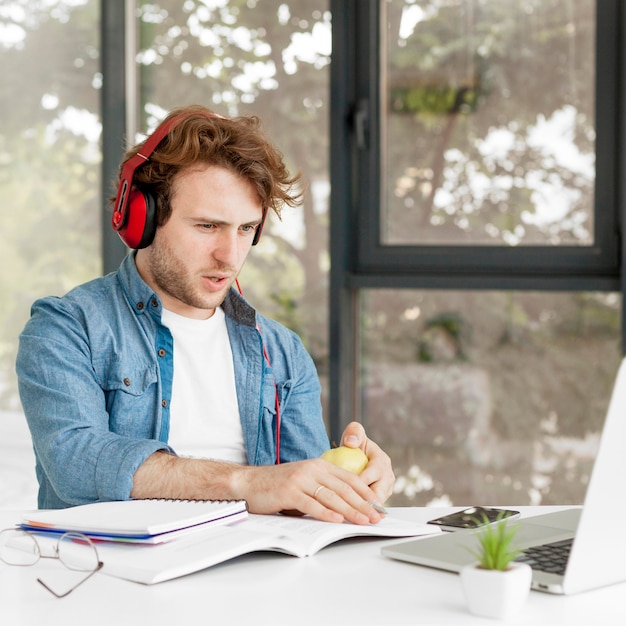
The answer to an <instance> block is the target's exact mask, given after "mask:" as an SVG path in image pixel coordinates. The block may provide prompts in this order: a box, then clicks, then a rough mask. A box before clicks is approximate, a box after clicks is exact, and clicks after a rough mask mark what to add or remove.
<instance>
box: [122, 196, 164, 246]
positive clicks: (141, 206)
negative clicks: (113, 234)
mask: <svg viewBox="0 0 626 626" xmlns="http://www.w3.org/2000/svg"><path fill="white" fill-rule="evenodd" d="M125 221H126V223H125V224H124V226H123V227H122V228H121V229H120V230H119V236H120V237H121V238H122V241H123V242H124V243H125V244H126V245H127V246H128V247H129V248H133V249H134V250H139V249H141V248H146V247H147V246H149V245H150V244H151V243H152V240H153V239H154V235H155V233H156V200H155V199H154V197H153V196H152V195H151V194H149V193H143V192H141V191H139V190H137V189H135V188H134V187H133V189H132V190H131V192H130V197H129V198H128V206H127V207H126V220H125Z"/></svg>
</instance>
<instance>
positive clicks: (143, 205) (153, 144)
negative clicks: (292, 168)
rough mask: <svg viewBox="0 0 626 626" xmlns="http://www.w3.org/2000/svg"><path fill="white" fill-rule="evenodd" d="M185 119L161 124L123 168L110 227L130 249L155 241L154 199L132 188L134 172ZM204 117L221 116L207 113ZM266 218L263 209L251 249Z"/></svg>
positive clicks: (182, 116) (181, 118)
mask: <svg viewBox="0 0 626 626" xmlns="http://www.w3.org/2000/svg"><path fill="white" fill-rule="evenodd" d="M186 117H188V116H187V115H184V114H183V115H178V116H175V117H173V118H171V119H169V120H166V121H164V122H163V123H161V124H160V125H159V126H158V127H157V129H156V130H155V131H154V132H153V133H152V135H150V136H149V137H148V138H147V139H146V141H145V142H144V144H143V146H142V147H141V149H140V151H139V152H137V154H136V155H135V156H133V157H131V158H130V159H128V161H127V162H126V163H125V164H124V167H123V168H122V173H121V175H120V184H119V187H118V189H117V196H116V198H115V208H114V209H113V216H112V217H111V225H112V226H113V229H114V230H116V231H117V234H118V235H119V236H120V239H121V240H122V241H123V242H124V243H125V244H126V245H127V246H128V247H129V248H133V249H140V248H146V247H147V246H149V245H150V244H151V243H152V240H153V239H154V235H155V233H156V222H157V220H156V209H157V207H156V199H155V198H154V196H153V195H152V194H150V193H144V192H142V191H139V190H138V189H137V188H136V187H134V186H133V176H134V174H135V170H136V169H137V168H138V167H140V166H141V165H143V164H144V163H145V162H146V161H147V160H148V159H149V158H150V156H151V155H152V153H153V152H154V151H155V150H156V148H157V146H158V145H159V144H160V143H161V141H163V139H165V137H166V136H167V134H168V133H169V132H170V130H172V128H174V127H175V126H176V125H178V123H179V122H181V121H182V120H183V119H185V118H186ZM207 117H216V118H219V117H222V116H221V115H210V114H207ZM266 216H267V207H263V217H262V221H261V223H260V224H259V226H258V227H257V229H256V232H255V233H254V239H253V240H252V245H253V246H256V244H257V243H259V239H260V238H261V231H262V230H263V224H264V223H265V218H266Z"/></svg>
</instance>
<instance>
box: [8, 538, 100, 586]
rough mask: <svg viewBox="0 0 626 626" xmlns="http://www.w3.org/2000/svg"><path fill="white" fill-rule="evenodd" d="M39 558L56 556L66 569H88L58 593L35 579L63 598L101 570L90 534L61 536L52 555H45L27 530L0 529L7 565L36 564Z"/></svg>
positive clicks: (39, 579)
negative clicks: (82, 575) (77, 579)
mask: <svg viewBox="0 0 626 626" xmlns="http://www.w3.org/2000/svg"><path fill="white" fill-rule="evenodd" d="M39 559H59V561H61V563H63V565H64V566H65V567H67V569H70V570H73V571H76V572H88V573H87V576H85V577H84V578H83V579H82V580H80V581H79V582H77V583H76V584H75V585H74V586H73V587H72V588H71V589H69V591H66V592H65V593H57V592H56V591H54V589H51V588H50V587H49V586H48V585H47V584H46V583H45V582H43V580H41V578H38V579H37V582H38V583H40V584H41V585H43V586H44V587H45V588H46V589H47V590H48V591H49V592H50V593H51V594H53V595H55V596H56V597H57V598H64V597H65V596H67V595H69V594H70V593H71V592H72V591H74V589H76V587H78V586H79V585H82V584H83V583H84V582H85V581H86V580H87V579H88V578H91V577H92V576H93V575H94V574H95V573H96V572H97V571H99V570H101V569H102V566H103V563H102V561H101V560H100V558H99V556H98V551H97V550H96V546H95V545H94V544H93V543H92V541H91V540H90V539H89V537H86V536H85V535H83V534H81V533H73V532H72V533H65V534H64V535H61V536H60V537H59V540H58V541H57V543H56V545H55V546H54V554H53V555H51V556H47V555H45V554H42V553H41V547H40V546H39V543H38V542H37V539H36V538H35V536H34V535H33V534H31V533H29V532H28V531H26V530H20V529H18V528H7V529H5V530H2V531H0V561H2V562H4V563H6V564H7V565H19V566H25V565H35V563H37V562H38V561H39Z"/></svg>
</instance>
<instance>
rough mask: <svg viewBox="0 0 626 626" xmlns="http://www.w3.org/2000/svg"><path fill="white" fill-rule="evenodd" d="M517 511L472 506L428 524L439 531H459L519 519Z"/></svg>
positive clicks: (432, 520)
mask: <svg viewBox="0 0 626 626" xmlns="http://www.w3.org/2000/svg"><path fill="white" fill-rule="evenodd" d="M519 514H520V513H519V511H513V510H511V509H495V508H488V507H482V506H473V507H470V508H469V509H464V510H463V511H457V512H456V513H450V515H444V516H443V517H438V518H436V519H431V520H430V521H429V522H428V523H429V524H434V525H435V526H439V528H441V530H448V531H452V530H461V529H467V528H478V527H479V526H484V525H485V524H491V523H492V522H495V521H498V520H501V519H504V518H509V519H511V518H515V517H519Z"/></svg>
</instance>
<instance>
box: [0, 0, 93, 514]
mask: <svg viewBox="0 0 626 626" xmlns="http://www.w3.org/2000/svg"><path fill="white" fill-rule="evenodd" d="M99 6H100V3H99V2H98V0H83V1H82V2H81V1H80V0H73V1H72V2H62V1H50V2H45V3H41V2H4V3H2V6H1V7H0V67H2V80H1V81H0V102H1V103H2V105H1V107H0V108H1V110H2V116H1V117H0V190H1V191H0V195H1V197H2V199H3V206H2V211H0V233H2V245H1V246H0V267H2V268H3V271H2V272H1V273H0V418H1V420H2V425H3V438H2V449H1V450H0V475H2V481H0V502H1V504H0V506H1V507H7V508H15V509H17V508H32V507H34V506H36V481H35V472H34V457H33V454H32V446H31V443H30V435H29V433H28V430H27V427H26V422H25V420H24V417H23V415H22V412H21V409H20V407H19V399H18V393H17V382H16V379H15V373H14V370H15V355H16V351H17V337H18V335H19V333H20V332H21V330H22V328H23V327H24V324H25V323H26V320H27V319H28V316H29V313H30V305H31V304H32V302H33V301H34V300H35V299H36V298H38V297H41V296H45V295H61V294H63V293H65V292H66V291H68V290H69V289H71V288H72V287H74V286H75V285H77V284H79V283H82V282H85V281H87V280H89V279H91V278H94V277H95V276H98V275H99V274H100V273H101V271H102V270H101V262H100V212H101V199H100V193H101V192H100V190H101V184H100V182H101V181H100V178H101V176H100V161H101V154H100V146H99V141H100V132H101V127H100V107H99V102H100V96H99V94H100V92H99V90H100V86H101V75H100V65H99V45H100V44H99V39H98V33H99Z"/></svg>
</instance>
